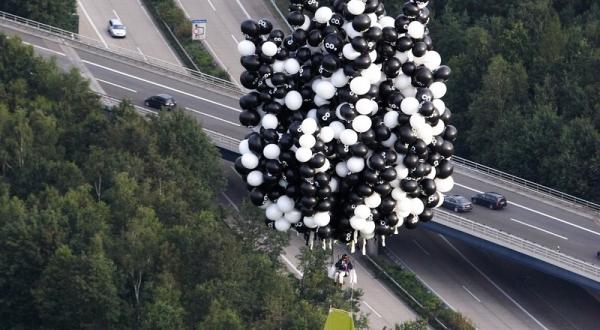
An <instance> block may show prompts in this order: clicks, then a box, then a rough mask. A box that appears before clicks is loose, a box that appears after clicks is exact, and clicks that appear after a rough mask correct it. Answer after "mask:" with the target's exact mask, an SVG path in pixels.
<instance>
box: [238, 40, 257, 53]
mask: <svg viewBox="0 0 600 330" xmlns="http://www.w3.org/2000/svg"><path fill="white" fill-rule="evenodd" d="M238 52H239V53H240V55H241V56H249V55H254V53H255V52H256V46H255V45H254V43H253V42H252V41H250V40H242V41H241V42H240V43H239V44H238Z"/></svg>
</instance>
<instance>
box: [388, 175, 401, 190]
mask: <svg viewBox="0 0 600 330" xmlns="http://www.w3.org/2000/svg"><path fill="white" fill-rule="evenodd" d="M390 186H392V188H400V180H399V179H398V178H397V177H396V178H395V179H394V180H392V181H390Z"/></svg>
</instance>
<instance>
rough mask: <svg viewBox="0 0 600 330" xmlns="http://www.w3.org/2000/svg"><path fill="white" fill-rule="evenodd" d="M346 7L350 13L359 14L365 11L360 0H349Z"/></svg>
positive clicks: (363, 4)
mask: <svg viewBox="0 0 600 330" xmlns="http://www.w3.org/2000/svg"><path fill="white" fill-rule="evenodd" d="M347 8H348V12H349V13H350V14H352V15H360V14H362V13H363V12H364V11H365V3H364V2H363V1H360V0H350V1H349V2H348V7H347Z"/></svg>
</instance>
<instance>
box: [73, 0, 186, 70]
mask: <svg viewBox="0 0 600 330" xmlns="http://www.w3.org/2000/svg"><path fill="white" fill-rule="evenodd" d="M77 13H78V14H79V34H81V35H83V36H86V37H88V38H92V39H96V40H100V41H101V42H102V43H103V44H104V45H106V47H108V48H112V49H118V48H124V49H127V50H129V51H131V52H138V53H139V54H140V55H141V56H142V57H143V56H149V57H154V58H157V59H159V60H163V61H166V62H169V63H172V64H178V65H181V62H180V61H179V59H178V58H177V56H176V55H175V53H174V52H173V50H172V49H171V48H170V47H169V45H168V43H167V41H166V40H165V38H164V37H163V36H162V34H161V33H160V31H159V30H158V28H157V27H156V26H155V25H154V22H153V21H152V18H151V17H150V15H149V13H148V10H147V9H146V8H145V7H144V6H143V5H142V4H141V2H140V0H102V1H99V0H77ZM112 18H117V19H120V20H121V22H122V23H123V24H124V25H125V26H126V27H127V36H126V37H125V38H123V39H116V38H112V37H111V36H110V34H109V33H108V20H109V19H112Z"/></svg>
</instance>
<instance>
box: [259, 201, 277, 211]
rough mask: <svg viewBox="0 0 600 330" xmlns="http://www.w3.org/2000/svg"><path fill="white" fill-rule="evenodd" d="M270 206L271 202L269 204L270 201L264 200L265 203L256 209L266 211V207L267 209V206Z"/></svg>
mask: <svg viewBox="0 0 600 330" xmlns="http://www.w3.org/2000/svg"><path fill="white" fill-rule="evenodd" d="M271 205H273V202H271V201H270V200H265V201H264V202H263V204H262V205H261V206H259V207H258V208H261V209H263V210H266V209H267V207H269V206H271Z"/></svg>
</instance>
